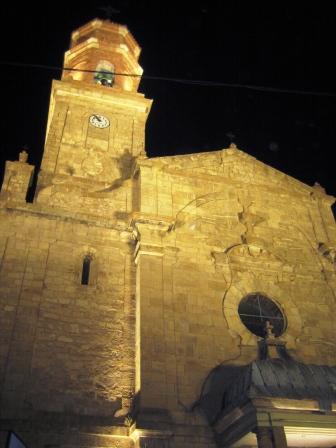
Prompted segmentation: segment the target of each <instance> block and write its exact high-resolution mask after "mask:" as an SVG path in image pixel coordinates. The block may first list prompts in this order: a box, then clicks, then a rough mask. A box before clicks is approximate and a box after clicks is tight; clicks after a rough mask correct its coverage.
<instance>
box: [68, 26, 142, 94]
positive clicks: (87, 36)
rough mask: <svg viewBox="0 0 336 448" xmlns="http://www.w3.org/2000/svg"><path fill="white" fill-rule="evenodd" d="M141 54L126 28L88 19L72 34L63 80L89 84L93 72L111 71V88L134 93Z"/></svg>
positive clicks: (138, 74) (137, 82) (138, 77)
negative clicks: (113, 79)
mask: <svg viewBox="0 0 336 448" xmlns="http://www.w3.org/2000/svg"><path fill="white" fill-rule="evenodd" d="M140 52H141V48H140V47H139V45H138V44H137V42H136V41H135V39H134V37H133V36H132V34H131V33H130V31H129V30H128V28H127V27H126V26H124V25H120V24H118V23H114V22H110V21H109V20H100V19H94V20H91V21H90V22H89V23H87V24H85V25H83V26H81V27H80V28H78V29H77V30H75V31H74V32H73V33H72V35H71V43H70V49H69V50H68V51H67V52H66V53H65V56H64V67H65V68H66V69H67V70H64V72H63V75H62V79H64V80H66V79H73V80H78V81H85V82H92V79H93V73H94V72H95V70H99V69H100V70H101V69H103V70H109V71H110V70H111V71H113V72H114V74H115V82H114V86H116V87H119V88H121V89H123V90H128V91H136V90H137V88H138V85H139V82H140V77H141V75H142V72H143V70H142V68H141V67H140V65H139V64H138V59H139V55H140ZM99 67H100V68H99ZM109 67H112V68H109ZM69 69H74V70H73V71H72V70H69Z"/></svg>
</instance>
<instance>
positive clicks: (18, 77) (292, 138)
mask: <svg viewBox="0 0 336 448" xmlns="http://www.w3.org/2000/svg"><path fill="white" fill-rule="evenodd" d="M262 3H263V2H260V4H259V5H258V2H243V1H241V2H238V1H235V2H226V1H224V0H221V1H219V0H217V1H216V0H214V1H201V0H200V1H197V0H195V1H192V2H187V1H182V0H180V2H177V1H166V0H163V1H159V0H157V1H153V0H148V1H145V0H143V1H141V0H139V1H136V0H128V1H112V0H111V2H110V5H111V6H113V8H115V9H117V10H119V11H120V12H119V13H115V14H114V15H113V16H112V20H113V21H115V22H119V23H123V24H126V25H127V26H128V28H129V29H130V31H131V33H132V34H133V36H134V37H135V39H136V40H137V42H138V43H139V45H140V46H141V47H142V54H141V57H140V65H141V66H142V67H143V69H144V74H145V75H149V76H157V77H165V78H167V77H168V78H175V79H176V78H177V79H184V80H187V81H188V80H189V81H194V80H202V81H212V82H221V83H227V84H235V85H237V84H240V85H248V86H261V87H263V88H267V89H268V88H271V89H280V90H281V89H285V90H293V91H296V92H297V93H281V92H277V91H268V90H267V89H266V90H265V89H264V91H263V90H261V91H260V90H254V89H247V88H239V87H224V86H208V85H199V84H196V85H190V84H184V83H177V82H173V81H160V80H149V79H148V80H147V79H143V80H142V82H141V85H140V89H139V90H140V91H141V92H143V93H145V95H146V97H148V98H152V99H153V100H154V103H153V107H152V111H151V113H150V115H149V119H148V124H147V133H146V150H147V154H148V155H149V156H158V155H174V154H183V153H191V152H201V151H210V150H218V149H222V148H225V147H227V146H228V145H229V144H230V142H232V141H233V142H235V143H236V144H237V146H238V147H239V148H240V149H242V150H243V151H245V152H247V153H249V154H251V155H253V156H255V157H257V158H258V159H259V160H260V161H262V162H265V163H267V164H269V165H271V166H273V167H275V168H277V169H279V170H281V171H283V172H285V173H287V174H289V175H291V176H294V177H296V178H297V179H299V180H301V181H303V182H305V183H307V184H309V185H313V184H314V182H315V181H317V182H319V183H320V184H321V185H322V186H323V187H325V188H326V190H327V192H328V193H330V194H333V195H336V184H335V182H334V171H335V169H334V165H333V162H332V160H333V153H334V151H335V148H336V126H335V116H336V114H335V109H336V86H335V80H336V76H335V75H336V73H335V70H334V69H333V67H332V65H333V62H334V58H335V43H336V39H335V34H336V31H335V30H336V26H335V23H336V20H335V19H336V17H335V14H334V13H332V12H331V6H330V9H329V10H328V9H322V8H323V6H322V3H321V6H319V9H317V7H318V6H317V4H316V3H315V4H313V5H312V6H309V5H308V4H307V2H305V3H304V4H303V3H302V4H301V5H296V6H293V5H290V4H289V3H290V2H276V1H275V2H268V3H267V6H265V5H262ZM300 3H301V2H300ZM106 4H108V3H106V2H105V1H104V0H101V1H100V2H94V1H91V2H90V1H87V2H86V3H84V2H72V1H70V0H69V1H68V2H64V1H63V2H53V3H48V5H50V6H48V8H50V10H49V9H47V7H46V6H41V5H40V6H39V5H38V4H37V2H36V4H35V5H34V4H32V2H26V4H25V5H23V6H21V5H20V4H15V3H13V4H10V5H9V4H4V3H3V6H1V18H2V28H1V43H2V44H1V56H0V61H1V64H2V65H1V66H0V69H1V105H2V107H1V142H0V151H1V158H0V163H1V169H0V172H1V173H2V170H3V166H4V161H5V160H6V159H9V160H15V159H17V155H18V152H19V151H20V149H21V147H22V146H23V145H26V146H27V147H28V148H29V149H28V151H29V154H30V159H29V161H30V162H31V163H34V164H36V165H37V166H38V165H39V163H40V159H41V156H42V151H43V144H44V134H45V128H46V122H47V112H48V105H49V94H50V87H51V81H52V79H54V78H56V79H59V78H60V71H59V70H57V69H49V70H47V69H45V70H43V69H37V68H30V67H16V66H10V65H6V64H4V62H15V63H24V64H41V65H46V66H54V67H62V63H63V54H64V52H65V51H66V50H67V49H68V47H69V41H70V33H71V31H72V30H74V29H76V28H78V27H79V26H81V25H83V24H85V23H86V22H88V21H89V20H91V19H93V18H95V17H100V18H104V17H105V16H104V12H103V10H102V9H100V7H102V6H105V5H106ZM299 92H315V93H318V92H324V93H328V94H327V95H317V94H300V93H299Z"/></svg>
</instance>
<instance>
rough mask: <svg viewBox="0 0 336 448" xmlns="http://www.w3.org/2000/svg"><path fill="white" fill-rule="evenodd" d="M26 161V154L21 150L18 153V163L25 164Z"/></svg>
mask: <svg viewBox="0 0 336 448" xmlns="http://www.w3.org/2000/svg"><path fill="white" fill-rule="evenodd" d="M27 160H28V153H27V151H26V150H24V149H23V150H22V151H21V152H20V153H19V162H22V163H26V162H27Z"/></svg>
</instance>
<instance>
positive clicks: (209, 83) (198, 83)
mask: <svg viewBox="0 0 336 448" xmlns="http://www.w3.org/2000/svg"><path fill="white" fill-rule="evenodd" d="M0 65H5V66H11V67H26V68H37V69H43V70H58V71H73V72H82V73H97V70H83V69H77V68H69V67H57V66H52V65H43V64H30V63H29V64H28V63H24V62H8V61H0ZM100 73H104V72H100ZM106 73H107V74H110V73H111V72H106ZM113 74H114V76H128V77H134V78H143V79H148V80H153V81H166V82H175V83H179V84H185V85H194V86H201V87H228V88H237V89H247V90H254V91H259V92H273V93H287V94H295V95H310V96H321V97H322V96H323V97H330V98H336V93H333V92H317V91H314V90H297V89H284V88H277V87H268V86H258V85H251V84H239V83H228V82H222V81H206V80H192V79H185V78H170V77H168V76H151V75H138V74H133V73H113Z"/></svg>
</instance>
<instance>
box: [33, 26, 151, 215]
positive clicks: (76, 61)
mask: <svg viewBox="0 0 336 448" xmlns="http://www.w3.org/2000/svg"><path fill="white" fill-rule="evenodd" d="M140 51H141V50H140V47H139V46H138V44H137V43H136V41H135V40H134V38H133V36H132V35H131V33H130V32H129V31H128V29H127V28H126V27H125V26H123V25H119V24H116V23H112V22H110V21H106V20H98V19H95V20H92V21H91V22H89V23H88V24H86V25H84V26H83V27H81V28H79V29H78V30H76V31H74V32H73V34H72V38H71V44H70V49H69V50H68V51H67V52H66V53H65V57H64V69H63V73H62V79H61V81H53V85H52V91H51V99H50V107H49V116H48V124H47V133H46V141H45V150H44V155H43V160H42V164H41V172H40V175H39V180H38V186H37V192H36V198H35V200H36V201H37V202H43V203H48V204H49V205H55V204H57V205H62V206H65V207H67V204H68V206H69V207H70V206H71V209H73V207H74V204H77V205H78V206H79V207H80V208H83V207H86V203H85V201H84V202H83V201H82V200H79V198H78V195H79V196H82V197H83V196H84V197H85V196H87V195H91V196H92V194H96V192H97V191H105V190H106V189H110V190H111V188H112V190H114V189H115V188H116V187H120V186H122V185H123V183H124V182H125V181H126V180H127V179H128V178H130V176H131V171H132V166H133V165H134V161H135V159H136V158H137V157H138V156H139V155H140V154H143V153H144V139H145V124H146V120H147V116H148V113H149V111H150V107H151V103H152V101H151V100H148V99H146V98H145V97H144V95H143V94H141V93H139V92H138V87H139V83H140V80H141V74H142V68H141V67H140V65H139V64H138V58H139V55H140ZM64 193H67V194H64ZM75 196H76V197H77V199H76V200H75ZM75 206H76V205H75Z"/></svg>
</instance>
